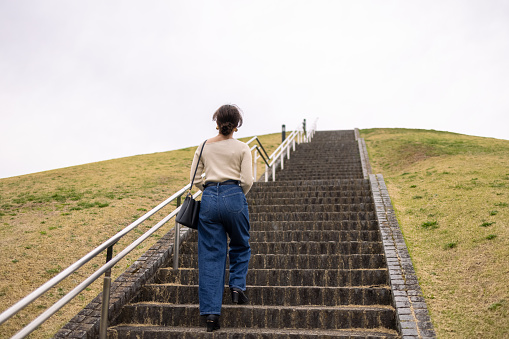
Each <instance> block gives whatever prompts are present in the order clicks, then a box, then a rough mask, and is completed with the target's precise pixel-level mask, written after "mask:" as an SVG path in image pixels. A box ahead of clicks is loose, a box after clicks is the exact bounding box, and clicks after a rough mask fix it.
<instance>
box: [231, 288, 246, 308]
mask: <svg viewBox="0 0 509 339" xmlns="http://www.w3.org/2000/svg"><path fill="white" fill-rule="evenodd" d="M230 290H231V292H232V302H233V303H234V304H239V305H242V304H245V303H247V302H248V301H249V299H248V298H247V295H245V293H244V291H242V290H241V289H240V288H236V287H232V288H231V289H230Z"/></svg>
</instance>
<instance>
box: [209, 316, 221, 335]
mask: <svg viewBox="0 0 509 339" xmlns="http://www.w3.org/2000/svg"><path fill="white" fill-rule="evenodd" d="M220 328H221V326H219V316H218V315H217V314H209V315H208V316H207V332H212V331H214V330H218V329H220Z"/></svg>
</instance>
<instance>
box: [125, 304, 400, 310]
mask: <svg viewBox="0 0 509 339" xmlns="http://www.w3.org/2000/svg"><path fill="white" fill-rule="evenodd" d="M150 306H159V307H179V308H199V305H198V304H172V303H162V302H155V301H141V302H136V303H128V304H126V305H125V307H150ZM227 308H228V309H230V308H231V309H242V308H246V309H264V310H266V309H279V310H285V309H291V310H308V311H323V310H325V311H373V312H378V311H386V310H389V311H391V310H392V311H395V308H394V306H392V305H337V306H320V305H293V306H284V305H278V306H274V305H230V304H223V309H227Z"/></svg>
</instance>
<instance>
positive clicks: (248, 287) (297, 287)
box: [143, 283, 391, 291]
mask: <svg viewBox="0 0 509 339" xmlns="http://www.w3.org/2000/svg"><path fill="white" fill-rule="evenodd" d="M160 286H168V287H169V286H186V287H193V288H198V285H188V284H186V285H182V284H176V283H159V284H158V283H151V284H146V285H144V286H143V287H147V288H150V287H160ZM227 287H228V286H227V285H225V288H227ZM246 288H247V290H248V291H249V289H250V288H263V289H269V288H271V289H305V288H319V289H328V290H336V289H344V290H353V289H376V290H390V289H391V286H390V285H371V286H366V285H363V286H334V287H332V286H310V285H303V286H295V285H286V286H281V285H278V286H267V285H247V286H246Z"/></svg>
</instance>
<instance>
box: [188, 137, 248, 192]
mask: <svg viewBox="0 0 509 339" xmlns="http://www.w3.org/2000/svg"><path fill="white" fill-rule="evenodd" d="M202 145H203V143H201V144H200V146H198V148H197V149H196V152H195V153H194V159H193V164H192V166H191V174H190V179H192V177H193V174H194V169H195V168H196V162H197V161H198V157H199V155H200V150H201V146H202ZM252 166H253V164H252V156H251V151H250V150H249V146H248V145H246V144H245V143H243V142H242V141H238V140H237V139H227V140H222V141H216V142H212V143H208V144H205V147H204V148H203V153H202V155H201V159H200V163H199V164H198V170H197V171H196V177H195V178H194V184H195V186H196V187H198V188H199V189H200V190H202V191H203V185H204V184H205V183H208V182H223V181H226V180H239V181H240V186H241V187H242V190H243V191H244V194H247V192H249V190H250V189H251V186H253V168H252ZM202 173H205V177H204V178H202V177H201V175H202Z"/></svg>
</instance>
